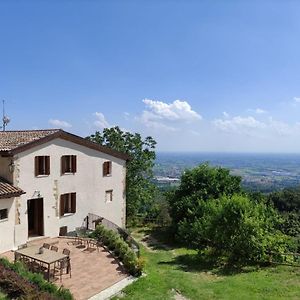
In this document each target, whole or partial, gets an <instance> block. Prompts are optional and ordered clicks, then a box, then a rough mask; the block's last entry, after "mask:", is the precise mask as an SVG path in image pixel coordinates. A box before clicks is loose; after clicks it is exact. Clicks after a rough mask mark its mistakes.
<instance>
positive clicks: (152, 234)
mask: <svg viewBox="0 0 300 300" xmlns="http://www.w3.org/2000/svg"><path fill="white" fill-rule="evenodd" d="M137 232H138V233H140V234H143V236H144V237H143V238H142V239H141V241H142V242H144V243H146V244H147V246H148V247H149V248H151V249H152V250H173V249H175V248H178V247H179V243H178V242H176V241H175V239H174V238H173V236H174V234H173V233H172V230H171V228H170V227H152V228H142V229H139V230H138V231H137Z"/></svg>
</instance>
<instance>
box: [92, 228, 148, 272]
mask: <svg viewBox="0 0 300 300" xmlns="http://www.w3.org/2000/svg"><path fill="white" fill-rule="evenodd" d="M91 237H93V238H95V239H97V240H98V241H100V242H102V243H103V244H104V246H106V247H107V248H108V249H109V250H110V251H111V253H112V254H113V255H114V256H116V257H118V258H119V259H120V261H121V262H122V263H123V265H124V267H125V269H126V270H127V271H128V273H129V274H131V275H133V276H140V275H141V274H142V271H143V268H144V264H145V262H144V260H143V258H141V257H137V255H136V254H135V252H134V251H133V250H132V248H131V247H130V246H129V245H128V244H127V243H126V241H125V240H124V239H123V238H122V237H121V235H120V234H119V233H117V232H115V231H113V230H111V229H107V228H105V227H104V226H103V225H97V227H96V229H95V231H94V232H93V233H92V234H91Z"/></svg>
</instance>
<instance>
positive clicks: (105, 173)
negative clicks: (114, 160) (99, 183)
mask: <svg viewBox="0 0 300 300" xmlns="http://www.w3.org/2000/svg"><path fill="white" fill-rule="evenodd" d="M110 175H111V161H105V162H104V163H103V176H110Z"/></svg>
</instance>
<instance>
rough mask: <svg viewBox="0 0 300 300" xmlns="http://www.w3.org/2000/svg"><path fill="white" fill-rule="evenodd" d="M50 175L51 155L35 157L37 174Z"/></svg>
mask: <svg viewBox="0 0 300 300" xmlns="http://www.w3.org/2000/svg"><path fill="white" fill-rule="evenodd" d="M39 175H50V156H36V157H35V176H39Z"/></svg>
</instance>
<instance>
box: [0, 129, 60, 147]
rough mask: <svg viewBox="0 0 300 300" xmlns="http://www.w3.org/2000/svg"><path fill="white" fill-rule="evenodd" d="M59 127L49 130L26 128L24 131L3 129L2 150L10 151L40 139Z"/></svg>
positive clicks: (0, 142)
mask: <svg viewBox="0 0 300 300" xmlns="http://www.w3.org/2000/svg"><path fill="white" fill-rule="evenodd" d="M58 131H59V129H49V130H24V131H1V132H0V151H10V150H13V149H15V148H18V147H20V146H22V145H25V144H28V143H30V142H33V141H36V140H39V139H41V138H44V137H46V136H48V135H51V134H53V133H55V132H58Z"/></svg>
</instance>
